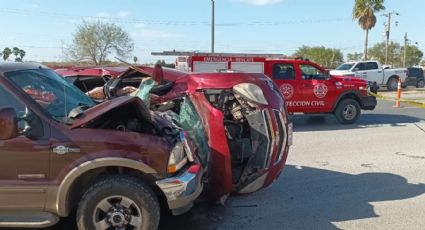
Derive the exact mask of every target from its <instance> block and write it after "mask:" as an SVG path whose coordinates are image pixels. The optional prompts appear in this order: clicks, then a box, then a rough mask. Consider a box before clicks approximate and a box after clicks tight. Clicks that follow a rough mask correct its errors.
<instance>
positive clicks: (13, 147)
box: [0, 78, 50, 212]
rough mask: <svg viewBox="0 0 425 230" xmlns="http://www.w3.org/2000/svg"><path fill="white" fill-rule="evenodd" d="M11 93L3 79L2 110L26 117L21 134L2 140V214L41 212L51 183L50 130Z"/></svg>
mask: <svg viewBox="0 0 425 230" xmlns="http://www.w3.org/2000/svg"><path fill="white" fill-rule="evenodd" d="M3 80H4V79H3ZM12 91H14V90H11V88H8V89H7V88H6V87H5V85H3V84H2V79H1V78H0V108H2V107H3V108H4V107H9V108H13V109H15V112H16V113H17V115H18V117H26V118H25V119H22V120H21V121H19V122H18V127H19V130H20V132H22V134H19V135H18V136H17V137H15V138H12V139H9V140H0V159H1V160H0V212H1V211H5V210H7V211H11V210H42V209H43V208H44V205H45V201H46V194H47V188H48V186H47V185H48V179H49V147H50V145H49V127H48V124H47V123H45V122H43V121H42V120H41V119H40V118H39V117H38V116H37V115H36V114H35V113H33V112H32V111H31V109H30V108H28V107H27V105H26V104H25V103H24V102H23V100H21V99H18V98H17V97H16V96H15V95H14V94H12V93H11V92H12Z"/></svg>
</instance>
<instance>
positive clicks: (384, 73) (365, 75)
mask: <svg viewBox="0 0 425 230" xmlns="http://www.w3.org/2000/svg"><path fill="white" fill-rule="evenodd" d="M330 74H331V75H340V76H341V75H342V76H355V77H359V78H362V79H364V80H366V81H368V82H373V83H376V84H377V85H381V86H386V87H387V89H388V90H396V89H397V83H398V79H400V80H401V81H402V83H404V81H405V79H406V77H407V69H405V68H399V69H391V68H384V67H383V66H382V65H381V63H380V62H378V61H358V62H346V63H343V64H341V65H340V66H338V67H337V68H336V69H335V70H331V71H330Z"/></svg>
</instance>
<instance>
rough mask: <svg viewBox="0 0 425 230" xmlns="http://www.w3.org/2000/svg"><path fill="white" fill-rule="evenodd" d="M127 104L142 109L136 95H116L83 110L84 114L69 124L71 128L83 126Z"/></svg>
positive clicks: (141, 102) (141, 104)
mask: <svg viewBox="0 0 425 230" xmlns="http://www.w3.org/2000/svg"><path fill="white" fill-rule="evenodd" d="M128 104H134V109H137V107H139V108H140V109H142V106H143V101H142V100H140V99H139V98H137V97H130V96H123V97H117V98H115V99H112V100H108V101H105V102H103V103H101V104H99V105H96V106H94V107H92V108H90V109H88V110H86V111H85V112H84V115H82V116H81V117H78V118H77V119H75V120H74V123H73V124H72V126H71V129H75V128H79V127H81V126H84V125H85V124H87V123H89V122H91V121H94V120H95V119H97V118H98V117H100V116H101V115H103V114H105V113H107V112H109V111H111V110H113V109H116V108H118V107H121V106H124V105H128Z"/></svg>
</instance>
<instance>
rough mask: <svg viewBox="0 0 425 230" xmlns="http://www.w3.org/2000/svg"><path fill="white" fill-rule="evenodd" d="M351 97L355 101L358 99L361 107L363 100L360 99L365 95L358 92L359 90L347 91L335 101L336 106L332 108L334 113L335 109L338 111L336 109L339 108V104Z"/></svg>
mask: <svg viewBox="0 0 425 230" xmlns="http://www.w3.org/2000/svg"><path fill="white" fill-rule="evenodd" d="M348 95H354V98H353V97H352V96H351V97H350V96H348ZM347 96H348V97H350V98H353V99H356V100H357V101H358V102H359V103H360V106H361V100H360V98H362V97H363V95H362V94H361V93H360V92H359V91H358V90H347V91H345V92H343V93H341V94H340V95H339V96H338V98H337V100H335V103H334V105H333V106H332V111H334V110H335V109H336V107H337V106H338V104H339V102H340V101H341V100H342V99H343V98H344V97H347Z"/></svg>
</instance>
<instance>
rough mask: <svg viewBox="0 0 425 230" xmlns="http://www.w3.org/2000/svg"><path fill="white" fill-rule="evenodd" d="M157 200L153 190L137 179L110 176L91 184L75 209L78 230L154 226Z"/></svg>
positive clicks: (143, 228) (146, 227)
mask: <svg viewBox="0 0 425 230" xmlns="http://www.w3.org/2000/svg"><path fill="white" fill-rule="evenodd" d="M159 217H160V208H159V204H158V200H157V198H156V196H155V194H154V193H153V192H152V190H151V189H150V188H149V187H148V186H146V185H144V184H143V183H142V182H141V181H138V180H137V179H134V178H131V177H127V176H112V177H108V178H106V179H103V180H101V181H98V182H97V183H95V184H94V185H93V186H91V187H90V188H89V189H88V190H87V191H86V193H85V194H84V196H83V198H82V199H81V201H80V204H79V206H78V209H77V226H78V229H79V230H83V229H90V230H92V229H93V230H94V229H96V230H98V229H135V230H150V229H157V228H158V223H159Z"/></svg>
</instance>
